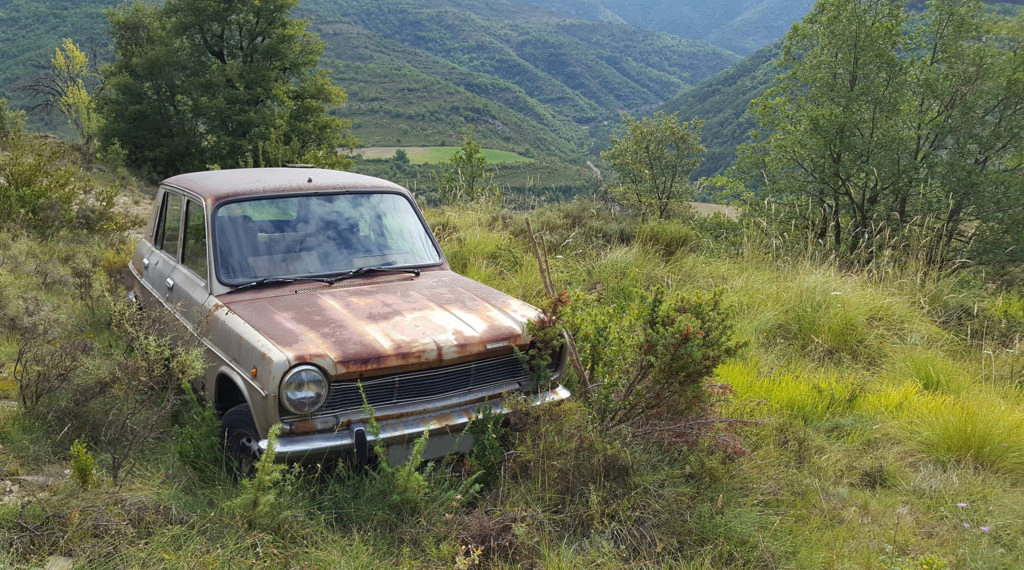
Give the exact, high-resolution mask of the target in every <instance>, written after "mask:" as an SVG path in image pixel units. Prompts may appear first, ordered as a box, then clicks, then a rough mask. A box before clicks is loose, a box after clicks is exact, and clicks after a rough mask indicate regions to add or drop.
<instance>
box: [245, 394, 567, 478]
mask: <svg viewBox="0 0 1024 570" xmlns="http://www.w3.org/2000/svg"><path fill="white" fill-rule="evenodd" d="M569 395H570V394H569V390H567V389H565V388H563V387H562V386H558V387H557V388H554V389H552V390H547V391H544V392H540V393H538V394H534V395H533V396H532V399H531V400H530V405H531V406H536V405H539V404H543V403H546V402H556V401H559V400H564V399H566V398H568V397H569ZM484 406H487V407H489V408H490V409H491V412H493V413H499V414H505V413H507V412H508V411H509V409H508V408H506V407H505V405H504V401H503V400H500V399H499V400H495V401H493V402H484V403H474V404H470V405H467V406H462V407H455V408H447V409H445V410H441V411H439V412H435V413H429V414H423V415H419V416H411V417H406V418H401V419H397V420H390V421H382V422H380V424H379V425H380V438H379V439H380V441H382V442H383V443H384V444H386V445H387V446H388V459H389V461H390V462H391V463H392V464H399V463H402V462H404V461H405V460H406V459H408V457H409V453H410V451H411V450H412V446H413V443H414V442H415V440H416V439H417V438H419V437H420V436H421V435H423V434H424V433H428V434H429V437H428V439H427V445H426V448H425V449H424V451H423V455H422V458H423V459H433V458H435V457H441V456H443V455H447V454H449V453H453V452H457V451H463V452H464V451H468V450H469V449H470V448H471V447H472V445H473V438H472V436H471V435H469V434H468V433H467V434H463V433H462V432H463V430H464V429H465V428H466V426H467V425H468V424H469V423H470V421H472V420H473V419H475V418H479V417H480V415H481V411H482V409H483V407H484ZM359 430H365V438H366V440H367V444H368V445H369V446H370V448H372V447H373V444H374V443H375V442H376V441H377V440H378V438H377V437H375V436H374V435H372V434H371V433H370V431H369V430H368V429H366V426H365V425H353V426H351V427H349V428H348V429H344V430H338V431H335V432H329V433H313V434H306V435H282V436H280V437H278V438H277V445H276V446H275V448H274V449H275V451H276V453H277V455H276V458H277V459H278V460H280V461H295V460H314V459H320V458H325V457H337V456H339V455H341V454H342V453H343V452H345V451H351V450H353V449H355V447H356V440H357V432H358V431H359ZM359 435H360V436H362V434H359ZM358 439H359V440H360V442H362V437H359V438H358ZM259 446H260V450H262V451H266V450H267V446H268V442H267V440H266V439H261V440H260V442H259Z"/></svg>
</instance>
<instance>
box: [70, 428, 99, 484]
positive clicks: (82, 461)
mask: <svg viewBox="0 0 1024 570" xmlns="http://www.w3.org/2000/svg"><path fill="white" fill-rule="evenodd" d="M71 475H72V476H73V477H74V479H75V482H76V483H78V486H79V487H80V488H82V489H86V490H88V489H89V488H91V487H92V486H93V485H95V484H96V461H95V460H94V459H93V458H92V454H91V453H89V450H88V449H86V447H85V442H84V441H80V440H77V439H76V440H75V442H74V443H72V444H71Z"/></svg>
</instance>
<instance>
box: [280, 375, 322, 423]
mask: <svg viewBox="0 0 1024 570" xmlns="http://www.w3.org/2000/svg"><path fill="white" fill-rule="evenodd" d="M326 399H327V378H326V377H324V373H323V372H320V369H319V368H317V367H316V366H310V365H308V364H304V365H302V366H296V367H295V368H292V369H291V370H290V371H289V372H288V373H287V374H285V375H284V380H281V403H282V404H284V407H285V408H288V410H290V411H292V412H295V413H296V414H309V413H312V412H314V411H316V409H317V408H319V407H320V406H321V405H323V403H324V400H326Z"/></svg>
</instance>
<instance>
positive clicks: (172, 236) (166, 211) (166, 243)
mask: <svg viewBox="0 0 1024 570" xmlns="http://www.w3.org/2000/svg"><path fill="white" fill-rule="evenodd" d="M181 202H182V197H181V196H179V195H177V194H170V193H168V194H164V204H163V210H162V211H161V213H160V223H159V225H158V226H157V228H156V244H155V245H156V246H157V247H158V248H160V249H162V250H164V251H166V252H167V254H168V255H170V256H171V257H173V258H175V259H177V258H178V237H179V236H180V234H181Z"/></svg>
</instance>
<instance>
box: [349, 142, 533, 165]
mask: <svg viewBox="0 0 1024 570" xmlns="http://www.w3.org/2000/svg"><path fill="white" fill-rule="evenodd" d="M398 149H402V150H404V151H405V152H406V153H407V154H408V155H409V162H411V163H413V164H440V163H442V162H446V161H447V160H448V159H449V158H451V156H452V155H453V154H455V151H457V150H459V147H457V146H406V147H395V146H373V147H367V148H357V149H355V150H354V151H353V154H359V155H362V156H363V158H365V159H367V160H372V159H375V158H391V157H393V156H395V151H396V150H398ZM482 152H483V154H484V158H486V159H487V162H488V163H489V164H512V163H517V162H533V160H532V159H529V158H526V157H525V156H522V155H519V154H516V153H514V152H507V151H504V150H494V149H490V148H485V149H482Z"/></svg>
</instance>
